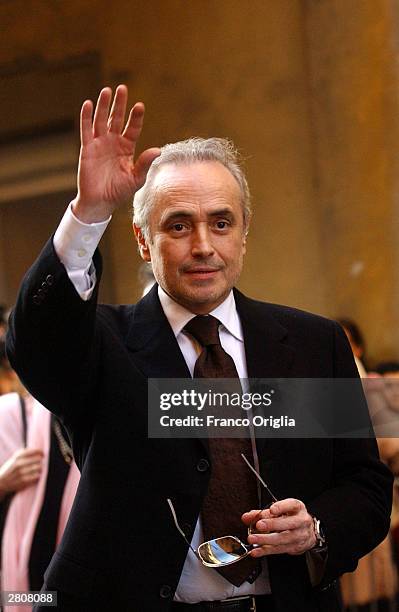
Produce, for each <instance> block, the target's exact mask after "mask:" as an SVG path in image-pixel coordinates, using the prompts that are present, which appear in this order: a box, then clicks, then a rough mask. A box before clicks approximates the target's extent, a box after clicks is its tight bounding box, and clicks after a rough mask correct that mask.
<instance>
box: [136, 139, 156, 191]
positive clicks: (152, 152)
mask: <svg viewBox="0 0 399 612" xmlns="http://www.w3.org/2000/svg"><path fill="white" fill-rule="evenodd" d="M160 154H161V149H158V148H156V147H153V148H152V149H147V150H146V151H143V153H142V154H141V155H140V156H139V157H138V159H137V161H136V163H135V164H134V170H133V173H134V178H135V181H136V188H137V189H140V187H142V186H143V185H144V183H145V180H146V178H147V173H148V170H149V169H150V166H151V164H152V162H153V161H154V159H156V158H157V157H159V155H160Z"/></svg>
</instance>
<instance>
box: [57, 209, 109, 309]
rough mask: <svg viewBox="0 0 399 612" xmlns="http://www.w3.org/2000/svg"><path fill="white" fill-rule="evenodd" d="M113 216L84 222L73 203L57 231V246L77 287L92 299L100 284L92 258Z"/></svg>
mask: <svg viewBox="0 0 399 612" xmlns="http://www.w3.org/2000/svg"><path fill="white" fill-rule="evenodd" d="M110 220H111V217H109V219H107V220H106V221H101V222H100V223H90V224H88V223H83V222H82V221H80V220H79V219H78V218H77V217H76V216H75V215H74V214H73V212H72V203H71V204H69V206H68V208H67V209H66V211H65V214H64V216H63V217H62V219H61V222H60V224H59V226H58V228H57V231H56V232H55V235H54V241H53V244H54V249H55V252H56V253H57V255H58V257H59V259H60V261H61V263H62V264H63V265H64V266H65V269H66V272H67V274H68V276H69V278H70V280H71V282H72V284H73V285H74V287H75V289H76V291H77V292H78V293H79V295H80V297H81V298H82V299H83V300H88V299H90V297H91V294H92V293H93V289H94V287H95V284H96V270H95V268H94V265H93V262H92V259H93V255H94V251H95V250H96V248H97V246H98V244H99V242H100V240H101V238H102V235H103V233H104V232H105V230H106V228H107V226H108V223H109V222H110Z"/></svg>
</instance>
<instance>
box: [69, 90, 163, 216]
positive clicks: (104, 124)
mask: <svg viewBox="0 0 399 612" xmlns="http://www.w3.org/2000/svg"><path fill="white" fill-rule="evenodd" d="M111 98H112V91H111V89H109V88H105V89H103V90H102V91H101V93H100V95H99V98H98V101H97V106H96V110H95V113H94V118H93V117H92V115H93V104H92V102H91V101H90V100H86V102H84V104H83V106H82V111H81V122H80V125H81V150H80V158H79V171H78V196H77V198H76V200H75V204H74V212H75V213H76V214H77V216H78V217H79V218H80V219H81V220H82V221H85V222H94V221H102V220H104V219H106V218H107V217H108V216H109V215H110V214H112V212H113V211H114V210H115V208H117V206H119V205H121V204H124V203H126V202H127V201H129V200H131V199H132V197H133V195H134V193H135V192H136V191H137V190H138V189H140V187H141V186H142V185H143V184H144V182H145V179H146V176H147V172H148V169H149V167H150V165H151V163H152V162H153V160H154V159H155V158H156V157H157V156H158V155H159V153H160V151H159V149H157V148H152V149H147V150H146V151H144V152H143V153H142V154H141V155H140V156H139V157H138V158H137V160H136V161H135V162H134V154H135V149H136V144H137V141H138V139H139V136H140V133H141V130H142V127H143V119H144V105H143V104H142V103H141V102H138V103H137V104H135V105H134V106H133V108H132V110H131V111H130V114H129V117H128V120H127V123H126V125H125V112H126V104H127V88H126V87H125V86H124V85H119V87H118V88H117V90H116V93H115V97H114V101H113V104H112V108H111V110H109V108H110V103H111Z"/></svg>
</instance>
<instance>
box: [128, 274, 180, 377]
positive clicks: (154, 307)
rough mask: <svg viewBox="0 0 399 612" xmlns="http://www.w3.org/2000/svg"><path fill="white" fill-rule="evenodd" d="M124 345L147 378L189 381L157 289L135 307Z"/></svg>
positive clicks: (153, 289)
mask: <svg viewBox="0 0 399 612" xmlns="http://www.w3.org/2000/svg"><path fill="white" fill-rule="evenodd" d="M126 344H127V346H128V348H129V350H130V351H131V352H132V358H133V361H134V363H135V365H136V366H137V367H138V368H139V370H140V371H141V372H142V373H143V374H144V375H145V376H146V377H147V378H191V376H190V372H189V369H188V368H187V365H186V362H185V360H184V357H183V355H182V352H181V350H180V347H179V345H178V343H177V340H176V338H175V335H174V333H173V331H172V328H171V327H170V325H169V321H168V320H167V318H166V316H165V314H164V312H163V310H162V306H161V303H160V301H159V297H158V285H154V287H153V288H152V289H151V291H149V293H147V295H145V296H144V297H143V299H142V300H140V302H138V304H137V305H136V308H135V310H134V314H133V320H132V323H131V326H130V329H129V332H128V336H127V340H126Z"/></svg>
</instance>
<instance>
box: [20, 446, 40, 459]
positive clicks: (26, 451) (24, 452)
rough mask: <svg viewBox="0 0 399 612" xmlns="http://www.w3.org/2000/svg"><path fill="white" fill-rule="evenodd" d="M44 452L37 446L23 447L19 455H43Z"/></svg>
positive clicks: (37, 456)
mask: <svg viewBox="0 0 399 612" xmlns="http://www.w3.org/2000/svg"><path fill="white" fill-rule="evenodd" d="M43 455H44V453H43V451H42V450H40V449H39V448H24V449H23V450H22V452H21V455H20V456H21V457H31V458H32V457H36V458H39V457H43Z"/></svg>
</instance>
